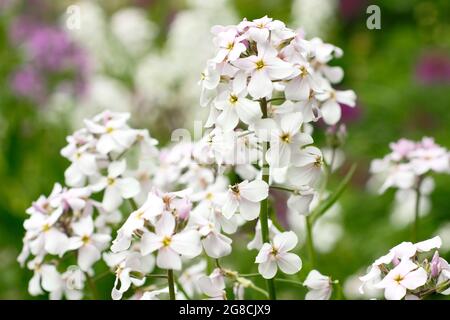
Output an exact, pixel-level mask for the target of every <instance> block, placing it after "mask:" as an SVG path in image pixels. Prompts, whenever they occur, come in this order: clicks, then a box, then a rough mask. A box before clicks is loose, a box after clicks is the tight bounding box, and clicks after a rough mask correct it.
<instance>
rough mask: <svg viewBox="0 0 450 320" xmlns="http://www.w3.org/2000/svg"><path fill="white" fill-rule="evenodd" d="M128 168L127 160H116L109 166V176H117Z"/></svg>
mask: <svg viewBox="0 0 450 320" xmlns="http://www.w3.org/2000/svg"><path fill="white" fill-rule="evenodd" d="M126 169H127V162H126V161H125V160H121V161H114V162H111V164H110V165H109V167H108V177H109V178H117V177H118V176H120V175H121V174H122V173H124V172H125V170H126Z"/></svg>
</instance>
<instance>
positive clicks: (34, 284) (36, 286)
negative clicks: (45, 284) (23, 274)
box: [28, 272, 44, 296]
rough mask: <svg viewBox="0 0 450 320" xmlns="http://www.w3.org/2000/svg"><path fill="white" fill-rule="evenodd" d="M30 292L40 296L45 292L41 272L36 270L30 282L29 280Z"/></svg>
mask: <svg viewBox="0 0 450 320" xmlns="http://www.w3.org/2000/svg"><path fill="white" fill-rule="evenodd" d="M28 293H29V294H30V295H32V296H38V295H41V294H43V293H44V291H42V289H41V275H40V273H39V272H35V273H34V275H33V277H32V278H31V279H30V282H28Z"/></svg>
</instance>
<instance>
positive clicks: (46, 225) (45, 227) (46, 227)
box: [42, 223, 50, 232]
mask: <svg viewBox="0 0 450 320" xmlns="http://www.w3.org/2000/svg"><path fill="white" fill-rule="evenodd" d="M49 230H50V225H49V224H48V223H46V224H44V225H43V226H42V231H43V232H47V231H49Z"/></svg>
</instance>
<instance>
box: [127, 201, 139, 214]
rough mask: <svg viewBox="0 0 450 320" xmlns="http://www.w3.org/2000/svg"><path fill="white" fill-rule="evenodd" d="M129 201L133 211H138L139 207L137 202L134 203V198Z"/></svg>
mask: <svg viewBox="0 0 450 320" xmlns="http://www.w3.org/2000/svg"><path fill="white" fill-rule="evenodd" d="M128 201H129V202H130V205H131V209H133V211H137V209H138V205H137V203H136V201H134V199H133V198H130V199H128Z"/></svg>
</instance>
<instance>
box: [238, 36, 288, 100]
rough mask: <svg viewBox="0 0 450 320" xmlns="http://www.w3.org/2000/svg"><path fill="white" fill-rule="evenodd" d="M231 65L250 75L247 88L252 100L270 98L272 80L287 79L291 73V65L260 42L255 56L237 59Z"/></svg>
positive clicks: (266, 44) (272, 49) (268, 46)
mask: <svg viewBox="0 0 450 320" xmlns="http://www.w3.org/2000/svg"><path fill="white" fill-rule="evenodd" d="M233 65H234V66H236V67H238V68H239V69H241V70H244V71H245V72H246V73H247V74H249V75H250V82H249V83H248V87H247V88H248V93H249V94H250V95H251V96H252V97H253V99H261V98H265V97H270V96H272V90H273V83H272V80H280V79H284V78H287V77H289V76H290V75H291V74H292V72H293V68H292V65H291V64H289V63H287V62H284V61H283V60H281V59H280V58H278V57H277V51H276V50H275V49H274V48H272V47H271V46H270V45H269V44H268V43H262V42H260V43H258V54H257V55H253V56H250V57H247V58H241V59H238V60H236V61H234V62H233Z"/></svg>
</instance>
